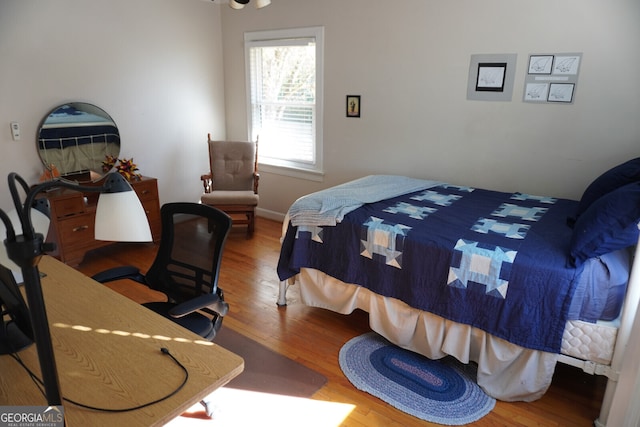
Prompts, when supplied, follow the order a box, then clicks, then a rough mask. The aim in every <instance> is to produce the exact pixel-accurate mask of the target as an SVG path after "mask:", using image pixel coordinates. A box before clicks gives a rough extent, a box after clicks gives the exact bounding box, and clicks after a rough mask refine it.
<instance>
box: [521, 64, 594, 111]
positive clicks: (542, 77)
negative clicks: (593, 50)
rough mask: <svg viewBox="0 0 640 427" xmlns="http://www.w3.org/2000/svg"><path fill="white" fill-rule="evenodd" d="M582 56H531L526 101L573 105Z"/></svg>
mask: <svg viewBox="0 0 640 427" xmlns="http://www.w3.org/2000/svg"><path fill="white" fill-rule="evenodd" d="M581 59H582V55H581V54H579V53H575V54H573V53H572V54H554V55H551V54H550V55H530V56H529V68H528V70H527V76H526V78H525V88H524V101H526V102H550V103H554V102H559V103H567V104H571V103H573V99H574V95H575V90H576V84H577V82H578V71H579V69H580V60H581Z"/></svg>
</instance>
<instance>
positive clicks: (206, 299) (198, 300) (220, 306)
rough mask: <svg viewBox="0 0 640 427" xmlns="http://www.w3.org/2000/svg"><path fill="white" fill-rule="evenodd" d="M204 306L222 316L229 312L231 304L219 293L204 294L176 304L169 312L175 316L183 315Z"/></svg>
mask: <svg viewBox="0 0 640 427" xmlns="http://www.w3.org/2000/svg"><path fill="white" fill-rule="evenodd" d="M204 308H209V309H211V310H213V311H215V312H216V313H218V314H219V315H220V316H221V317H224V316H226V315H227V313H228V312H229V304H227V303H226V302H224V301H223V300H222V299H220V297H219V296H218V295H217V294H202V295H200V296H198V297H195V298H193V299H190V300H189V301H185V302H183V303H180V304H178V305H176V306H175V307H173V308H172V309H171V310H169V314H170V315H171V316H173V317H182V316H186V315H187V314H189V313H193V312H194V311H197V310H202V309H204Z"/></svg>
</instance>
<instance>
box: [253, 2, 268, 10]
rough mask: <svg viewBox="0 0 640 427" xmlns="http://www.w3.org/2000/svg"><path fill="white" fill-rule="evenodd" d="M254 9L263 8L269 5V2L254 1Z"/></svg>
mask: <svg viewBox="0 0 640 427" xmlns="http://www.w3.org/2000/svg"><path fill="white" fill-rule="evenodd" d="M255 2H256V9H260V8H263V7H265V6H269V5H270V4H271V0H255Z"/></svg>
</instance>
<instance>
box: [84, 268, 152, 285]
mask: <svg viewBox="0 0 640 427" xmlns="http://www.w3.org/2000/svg"><path fill="white" fill-rule="evenodd" d="M91 278H92V279H93V280H95V281H97V282H100V283H107V282H112V281H114V280H120V279H131V280H134V281H136V282H138V283H142V284H146V283H147V282H146V280H145V278H144V275H143V274H142V273H140V270H139V269H138V268H136V267H133V266H124V267H114V268H110V269H108V270H105V271H101V272H100V273H96V274H94V275H93V276H91Z"/></svg>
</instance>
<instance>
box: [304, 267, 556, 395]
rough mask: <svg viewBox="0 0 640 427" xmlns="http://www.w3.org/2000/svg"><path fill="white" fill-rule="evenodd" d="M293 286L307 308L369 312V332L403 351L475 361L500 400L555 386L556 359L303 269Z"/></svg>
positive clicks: (485, 385)
mask: <svg viewBox="0 0 640 427" xmlns="http://www.w3.org/2000/svg"><path fill="white" fill-rule="evenodd" d="M295 281H296V283H297V284H299V286H300V292H301V298H302V302H303V303H305V304H306V305H309V306H313V307H319V308H325V309H328V310H332V311H335V312H338V313H341V314H349V313H351V312H353V310H355V309H357V308H359V309H361V310H364V311H366V312H368V313H369V324H370V326H371V329H373V330H374V331H376V332H377V333H379V334H380V335H382V336H384V337H385V338H387V339H388V340H389V341H391V342H393V343H394V344H396V345H398V346H400V347H403V348H406V349H409V350H412V351H415V352H417V353H420V354H423V355H425V356H427V357H429V358H430V359H440V358H442V357H445V356H447V355H451V356H453V357H455V358H456V359H458V360H459V361H461V362H463V363H469V361H473V362H476V363H477V364H478V379H477V382H478V385H479V386H480V387H482V389H483V390H484V391H485V392H486V393H487V394H488V395H490V396H492V397H494V398H496V399H500V400H504V401H525V402H530V401H533V400H536V399H539V398H540V397H542V395H543V394H544V393H545V392H546V391H547V389H548V388H549V385H550V384H551V379H552V376H553V371H554V369H555V365H556V362H557V360H558V355H557V354H554V353H547V352H543V351H536V350H529V349H525V348H522V347H520V346H517V345H514V344H511V343H509V342H507V341H505V340H503V339H501V338H496V337H494V336H492V335H490V334H488V333H486V332H484V331H482V330H480V329H477V328H473V327H471V326H468V325H463V324H460V323H455V322H452V321H449V320H446V319H444V318H442V317H440V316H436V315H434V314H431V313H427V312H424V311H421V310H417V309H414V308H412V307H410V306H408V305H407V304H405V303H404V302H402V301H400V300H397V299H395V298H385V297H382V296H380V295H377V294H375V293H373V292H371V291H369V290H368V289H366V288H363V287H361V286H357V285H351V284H345V283H343V282H341V281H339V280H336V279H334V278H333V277H330V276H328V275H326V274H324V273H322V272H320V271H318V270H314V269H308V268H303V269H301V271H300V274H298V275H297V276H296V277H295Z"/></svg>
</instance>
